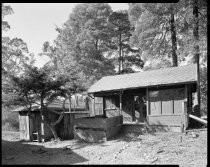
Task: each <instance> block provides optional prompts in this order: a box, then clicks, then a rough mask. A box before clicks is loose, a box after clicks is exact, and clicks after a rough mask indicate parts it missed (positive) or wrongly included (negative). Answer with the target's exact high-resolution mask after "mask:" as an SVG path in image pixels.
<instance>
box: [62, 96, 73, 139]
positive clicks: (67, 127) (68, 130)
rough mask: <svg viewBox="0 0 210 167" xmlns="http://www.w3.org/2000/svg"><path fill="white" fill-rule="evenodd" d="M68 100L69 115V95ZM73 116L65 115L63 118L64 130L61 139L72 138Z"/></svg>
mask: <svg viewBox="0 0 210 167" xmlns="http://www.w3.org/2000/svg"><path fill="white" fill-rule="evenodd" d="M68 99H69V113H71V94H68ZM73 135H74V134H73V115H72V114H65V116H64V129H63V138H64V139H72V138H73Z"/></svg>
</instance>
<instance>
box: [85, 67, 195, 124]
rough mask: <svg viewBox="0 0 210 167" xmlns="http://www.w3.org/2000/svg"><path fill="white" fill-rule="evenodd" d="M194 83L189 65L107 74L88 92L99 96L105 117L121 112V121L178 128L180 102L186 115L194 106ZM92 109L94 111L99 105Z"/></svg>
mask: <svg viewBox="0 0 210 167" xmlns="http://www.w3.org/2000/svg"><path fill="white" fill-rule="evenodd" d="M196 83H197V66H196V65H195V64H191V65H186V66H179V67H171V68H164V69H158V70H150V71H144V72H138V73H131V74H123V75H114V76H106V77H103V78H102V79H100V80H99V81H98V82H96V83H95V84H94V85H92V86H91V87H90V89H89V90H88V93H89V94H92V95H93V96H94V97H95V99H96V98H97V99H98V98H101V99H102V100H101V102H102V103H101V108H100V110H102V112H103V115H104V116H106V117H113V116H119V115H122V116H123V124H126V123H134V122H135V123H137V122H146V123H147V124H148V125H151V126H152V125H154V126H167V127H180V126H182V121H183V119H182V115H183V112H184V111H183V109H184V106H183V104H184V103H183V102H185V104H186V107H185V108H186V109H185V110H186V111H185V112H186V114H187V113H190V112H192V107H193V106H194V105H196V101H195V99H196V96H195V93H196ZM193 99H194V100H193ZM193 103H194V104H193ZM95 106H98V104H96V105H95ZM94 108H95V112H96V113H97V112H98V111H97V110H96V108H98V107H94ZM98 110H99V109H98ZM185 126H187V125H185Z"/></svg>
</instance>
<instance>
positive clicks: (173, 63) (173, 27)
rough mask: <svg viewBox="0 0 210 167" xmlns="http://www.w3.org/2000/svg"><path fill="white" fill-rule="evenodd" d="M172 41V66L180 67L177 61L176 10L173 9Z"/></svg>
mask: <svg viewBox="0 0 210 167" xmlns="http://www.w3.org/2000/svg"><path fill="white" fill-rule="evenodd" d="M170 25H171V41H172V66H178V59H177V54H176V50H177V43H176V28H175V19H174V10H173V7H171V20H170Z"/></svg>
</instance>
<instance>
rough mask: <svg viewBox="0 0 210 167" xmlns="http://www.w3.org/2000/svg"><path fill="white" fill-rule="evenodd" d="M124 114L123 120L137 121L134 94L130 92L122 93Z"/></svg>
mask: <svg viewBox="0 0 210 167" xmlns="http://www.w3.org/2000/svg"><path fill="white" fill-rule="evenodd" d="M122 115H123V122H132V121H135V112H134V96H133V95H132V94H130V93H129V92H128V93H123V95H122Z"/></svg>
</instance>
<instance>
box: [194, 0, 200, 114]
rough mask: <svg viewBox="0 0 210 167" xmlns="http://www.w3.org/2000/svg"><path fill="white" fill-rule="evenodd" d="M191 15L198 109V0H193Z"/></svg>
mask: <svg viewBox="0 0 210 167" xmlns="http://www.w3.org/2000/svg"><path fill="white" fill-rule="evenodd" d="M193 17H194V24H193V37H194V41H195V44H194V63H197V76H198V80H197V98H198V106H199V111H200V65H199V61H200V56H199V45H198V42H199V34H198V0H193Z"/></svg>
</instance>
